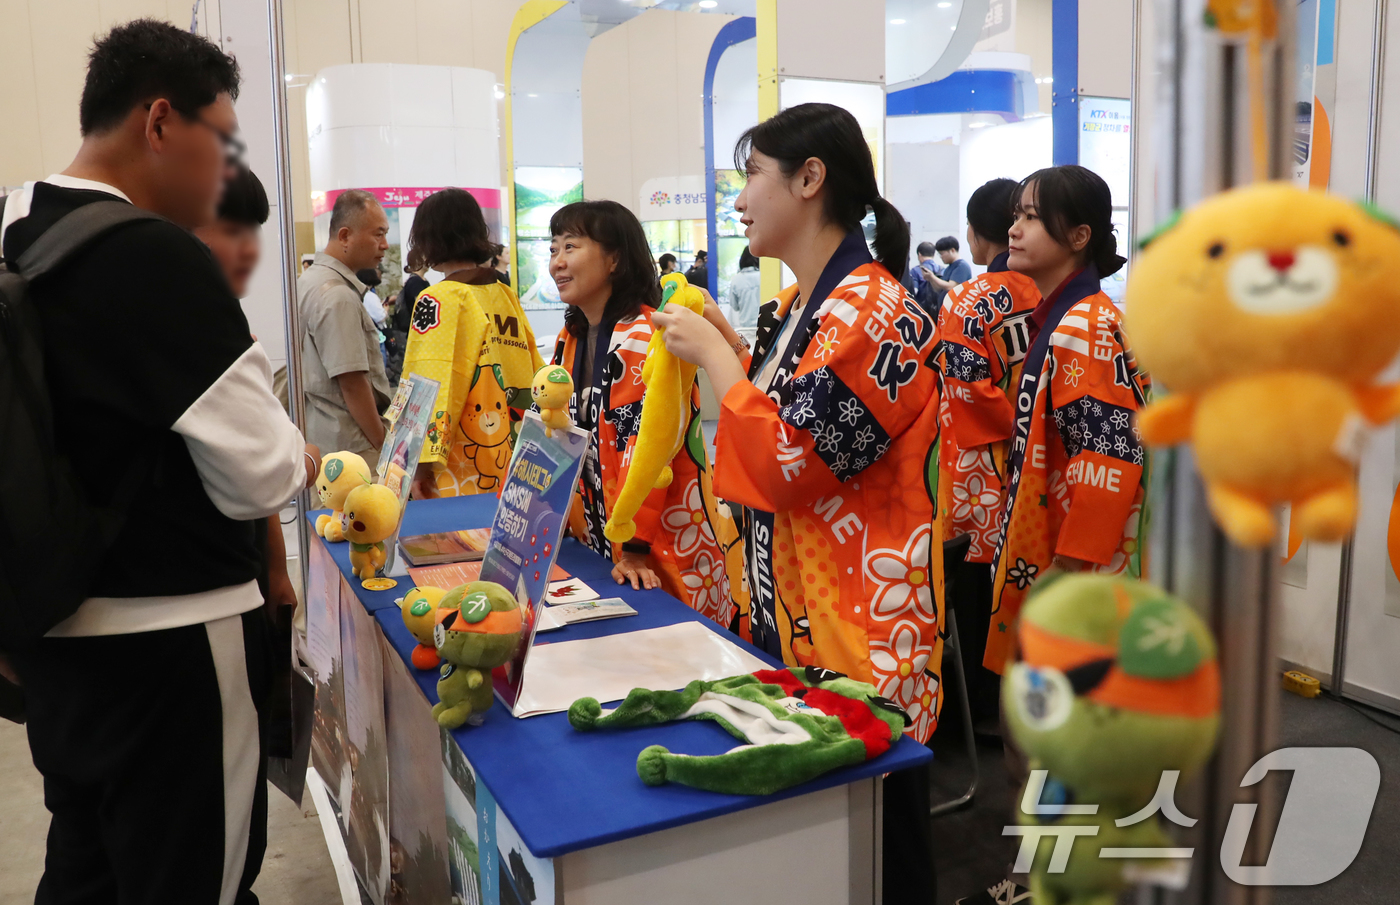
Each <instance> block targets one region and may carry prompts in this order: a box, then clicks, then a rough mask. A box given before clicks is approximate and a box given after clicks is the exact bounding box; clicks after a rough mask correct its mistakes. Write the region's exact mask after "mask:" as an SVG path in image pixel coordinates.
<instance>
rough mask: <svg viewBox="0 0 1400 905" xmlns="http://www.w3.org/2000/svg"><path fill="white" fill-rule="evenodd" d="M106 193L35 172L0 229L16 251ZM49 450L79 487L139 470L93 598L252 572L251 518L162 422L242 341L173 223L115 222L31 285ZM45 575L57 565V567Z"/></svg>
mask: <svg viewBox="0 0 1400 905" xmlns="http://www.w3.org/2000/svg"><path fill="white" fill-rule="evenodd" d="M112 198H113V196H112V195H109V194H107V193H104V192H98V191H90V190H86V189H71V188H62V187H59V186H55V185H51V184H49V183H44V182H40V183H36V184H35V185H34V190H33V194H32V197H31V201H30V210H29V215H28V216H26V217H24V218H22V219H19V220H16V221H15V222H14V223H12V224H11V225H10V227H9V229H7V230H6V231H5V235H4V256H5V258H6V259H7V260H10V261H14V260H17V259H18V258H19V256H20V255H21V254H23V253H24V251H25V250H26V249H27V248H29V246H30V245H31V244H33V242H34V241H35V240H36V239H38V238H39V236H41V235H42V234H43V233H44V232H45V231H46V230H47V229H49V227H51V226H52V225H53V224H54V223H56V222H57V221H58V220H59V219H60V218H62V217H63V216H64V215H65V214H67V213H69V212H70V211H73V210H75V209H77V208H78V207H81V206H82V205H84V204H90V203H92V202H95V201H110V200H112ZM31 297H32V298H33V301H34V305H35V308H36V310H37V312H38V315H39V321H40V327H41V330H42V332H43V350H44V367H45V371H46V375H47V378H48V382H49V394H50V397H51V400H52V403H53V409H54V417H55V424H56V426H57V430H58V443H59V447H60V449H64V450H66V451H67V454H68V456H69V460H70V462H71V463H72V466H73V469H74V472H75V473H76V476H77V479H78V481H79V482H80V483H81V484H82V486H83V488H84V490H85V491H86V492H87V494H88V495H89V496H90V498H91V499H92V500H93V501H94V502H95V503H97V504H99V505H102V504H106V503H108V502H110V501H111V499H112V498H113V496H114V493H115V489H116V486H117V485H118V484H119V483H120V481H121V479H122V477H123V476H124V475H126V474H128V473H129V471H130V470H131V469H132V468H133V467H135V468H139V469H141V470H142V471H144V479H143V482H142V485H141V488H140V491H139V493H138V494H137V499H136V502H135V503H134V504H133V505H132V506H131V508H130V509H129V511H128V516H127V520H126V525H125V527H124V528H123V530H122V533H121V534H120V536H119V537H118V538H117V541H116V543H115V544H114V545H113V547H112V549H111V550H110V551H109V552H108V554H107V556H106V559H105V561H104V564H103V566H102V569H101V570H100V575H99V577H98V580H97V584H96V586H95V587H93V588H92V589H91V591H90V594H91V596H94V597H163V596H174V595H186V594H196V593H200V592H204V591H210V590H215V589H218V588H224V587H229V586H232V585H239V584H245V583H247V582H249V581H253V580H254V579H255V578H257V577H258V572H259V568H260V561H259V560H260V557H259V552H258V548H257V546H256V544H255V541H254V533H255V531H256V530H260V529H261V527H262V526H261V523H258V522H250V521H238V520H235V519H231V518H229V517H227V516H225V515H224V514H223V513H221V512H220V511H219V510H218V509H217V508H216V507H215V505H214V503H213V502H212V501H211V500H210V498H209V496H208V494H207V493H206V492H205V490H204V486H203V484H202V483H201V481H200V477H199V474H198V472H197V470H196V468H195V464H194V460H193V459H192V458H191V456H190V452H189V449H188V447H187V446H186V442H185V439H184V438H183V437H182V436H180V435H179V434H177V433H175V432H174V431H173V430H172V429H171V428H172V426H173V425H174V424H175V422H176V421H178V420H179V419H180V417H181V416H182V415H183V414H184V413H185V412H186V410H188V409H189V408H190V406H191V405H192V404H193V403H194V402H195V401H196V400H197V399H199V398H200V396H202V395H203V394H204V393H205V391H206V390H208V389H209V387H210V386H212V385H213V384H214V382H215V381H217V380H218V379H219V377H220V376H221V375H223V374H224V372H225V371H227V370H228V369H229V368H230V366H231V365H233V363H234V362H235V361H237V360H238V359H239V358H240V356H242V355H243V354H244V352H245V351H247V350H248V348H249V346H251V345H252V337H251V335H250V334H249V330H248V321H247V318H246V317H245V316H244V314H243V309H242V307H241V306H240V305H239V303H238V299H237V298H235V297H234V295H233V292H232V290H231V289H230V288H229V285H228V283H227V281H226V280H225V279H224V276H223V273H222V271H221V270H220V268H219V266H218V264H217V263H216V262H215V261H214V258H213V256H212V255H211V254H210V252H209V249H208V248H206V247H205V245H204V244H203V243H202V242H200V241H199V240H198V239H196V238H195V237H194V236H193V235H192V234H190V233H189V232H186V231H185V230H183V229H181V228H180V227H178V226H175V225H174V224H172V223H168V222H164V221H143V222H137V223H131V224H127V225H125V226H122V227H119V228H118V229H116V230H115V231H114V232H112V233H109V234H108V235H107V236H105V237H103V238H102V239H99V240H98V241H97V242H95V243H93V244H92V245H91V246H90V247H88V248H87V249H85V250H83V251H80V252H79V253H78V254H76V255H75V256H73V257H72V258H71V259H69V260H68V261H67V262H66V263H65V264H64V265H63V266H62V267H60V268H59V269H58V270H57V271H55V272H54V273H51V274H50V275H48V276H46V277H44V278H42V279H40V280H39V281H37V282H36V283H35V284H34V285H32V286H31ZM55 578H56V580H57V576H56V577H55Z"/></svg>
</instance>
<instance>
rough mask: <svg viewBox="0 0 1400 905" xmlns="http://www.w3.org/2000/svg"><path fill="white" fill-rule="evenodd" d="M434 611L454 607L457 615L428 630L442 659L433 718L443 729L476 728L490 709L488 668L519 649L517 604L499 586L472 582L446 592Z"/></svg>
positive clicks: (505, 660) (521, 625)
mask: <svg viewBox="0 0 1400 905" xmlns="http://www.w3.org/2000/svg"><path fill="white" fill-rule="evenodd" d="M438 607H439V609H447V608H450V607H455V608H456V610H457V612H456V614H455V615H452V616H449V617H447V618H446V619H444V620H443V621H441V622H439V623H438V624H437V626H436V628H435V629H434V631H433V641H434V642H435V643H436V645H437V652H438V656H440V657H442V659H443V661H444V663H443V665H442V670H441V671H440V672H439V678H438V684H437V692H438V699H439V703H438V704H435V705H434V706H433V717H434V718H435V719H436V720H437V721H438V725H440V726H443V727H445V728H447V729H456V728H458V727H459V726H461V725H462V724H463V723H470V724H471V725H473V726H480V725H481V724H482V723H483V722H485V720H486V711H487V710H489V709H490V708H491V698H492V691H491V670H492V669H494V668H496V667H497V666H500V665H502V664H503V663H509V662H510V659H511V658H512V657H514V656H515V651H516V649H517V648H518V647H519V646H520V636H521V634H522V633H523V630H524V619H523V618H522V616H521V613H520V604H519V603H517V602H516V600H515V595H513V594H511V593H510V591H507V590H506V589H505V588H504V587H502V586H501V585H498V584H496V583H495V582H493V581H474V582H472V583H471V584H468V585H459V586H458V587H456V588H453V589H452V590H450V591H448V592H447V594H445V595H444V596H443V598H442V600H441V601H440V602H439V604H438Z"/></svg>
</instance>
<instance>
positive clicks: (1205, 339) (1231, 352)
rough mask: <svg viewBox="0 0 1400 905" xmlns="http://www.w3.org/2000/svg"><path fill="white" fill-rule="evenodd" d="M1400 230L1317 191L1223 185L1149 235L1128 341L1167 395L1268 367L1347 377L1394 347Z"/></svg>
mask: <svg viewBox="0 0 1400 905" xmlns="http://www.w3.org/2000/svg"><path fill="white" fill-rule="evenodd" d="M1397 280H1400V231H1397V230H1396V228H1395V225H1394V224H1393V223H1391V222H1387V221H1386V220H1384V219H1383V218H1382V217H1381V215H1379V214H1378V213H1377V212H1375V211H1373V210H1369V209H1367V208H1364V207H1362V206H1360V205H1357V204H1353V203H1352V202H1350V201H1346V200H1343V199H1341V198H1334V197H1332V196H1330V195H1324V194H1322V193H1319V192H1307V191H1303V190H1301V189H1297V188H1294V187H1292V186H1289V185H1282V184H1277V183H1270V184H1266V185H1261V186H1254V187H1250V188H1244V189H1236V190H1234V191H1229V192H1224V193H1222V194H1220V195H1217V196H1215V197H1214V198H1211V199H1209V200H1208V201H1206V202H1204V203H1202V204H1201V205H1199V206H1198V207H1196V208H1193V209H1192V210H1190V211H1188V212H1186V213H1185V214H1183V215H1182V216H1181V217H1180V219H1179V220H1177V221H1176V222H1175V223H1174V224H1171V225H1169V226H1168V227H1167V228H1166V229H1164V230H1163V231H1161V232H1160V233H1159V235H1158V236H1157V237H1156V238H1153V239H1151V240H1150V241H1149V244H1148V245H1147V248H1146V251H1145V252H1144V253H1143V255H1142V256H1141V258H1140V259H1139V260H1138V261H1137V262H1136V264H1135V266H1134V267H1133V272H1132V279H1131V288H1130V289H1129V295H1128V302H1127V310H1128V314H1127V317H1128V328H1129V331H1130V333H1129V335H1130V336H1131V338H1132V341H1133V350H1134V352H1136V353H1137V355H1138V357H1139V358H1140V359H1141V360H1142V363H1143V364H1144V365H1145V366H1146V367H1147V368H1148V369H1149V370H1150V371H1151V372H1152V376H1153V377H1154V378H1155V379H1157V380H1160V381H1161V382H1163V383H1165V384H1166V385H1167V387H1168V388H1169V389H1170V390H1171V391H1172V392H1178V393H1181V392H1186V393H1191V392H1200V391H1201V390H1204V389H1206V388H1208V387H1210V386H1211V385H1212V384H1213V383H1215V382H1216V381H1219V380H1221V379H1225V378H1229V377H1233V376H1241V375H1246V374H1253V373H1257V372H1258V371H1260V370H1262V369H1266V368H1290V369H1291V368H1299V369H1305V370H1310V371H1318V372H1322V373H1324V374H1329V375H1331V376H1333V377H1336V378H1337V379H1339V380H1344V381H1349V382H1356V381H1366V380H1370V379H1371V378H1373V377H1375V375H1376V374H1378V373H1379V372H1380V371H1381V370H1382V369H1383V368H1384V367H1385V366H1386V365H1387V364H1388V363H1389V362H1390V360H1391V359H1392V358H1393V357H1394V356H1395V352H1396V350H1397V349H1400V317H1396V316H1395V315H1394V312H1395V310H1396V309H1395V302H1396V300H1397V296H1396V293H1397V290H1400V286H1398V285H1397Z"/></svg>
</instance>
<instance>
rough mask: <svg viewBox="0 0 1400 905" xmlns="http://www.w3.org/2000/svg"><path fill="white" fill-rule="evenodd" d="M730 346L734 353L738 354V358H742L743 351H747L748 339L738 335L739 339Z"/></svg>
mask: <svg viewBox="0 0 1400 905" xmlns="http://www.w3.org/2000/svg"><path fill="white" fill-rule="evenodd" d="M730 348H731V349H733V350H734V354H735V355H738V356H739V357H740V358H742V357H743V356H744V353H745V352H747V351H749V341H748V340H747V339H746V338H744V337H743V336H740V337H739V339H738V340H737V341H736V342H735V343H734V345H732V346H730Z"/></svg>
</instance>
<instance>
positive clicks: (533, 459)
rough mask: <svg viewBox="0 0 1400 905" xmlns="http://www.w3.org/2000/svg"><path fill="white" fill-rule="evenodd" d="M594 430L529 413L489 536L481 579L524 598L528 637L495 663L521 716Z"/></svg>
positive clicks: (499, 690)
mask: <svg viewBox="0 0 1400 905" xmlns="http://www.w3.org/2000/svg"><path fill="white" fill-rule="evenodd" d="M592 439H593V438H592V435H591V434H589V433H588V432H587V431H583V430H579V429H578V428H576V427H570V428H567V429H560V430H555V431H553V436H549V435H548V434H547V433H546V429H545V426H544V422H542V421H541V420H540V416H539V415H537V414H535V413H534V412H526V413H525V419H524V421H522V422H521V425H520V435H519V436H518V437H517V438H516V441H515V453H514V455H512V456H511V460H510V469H509V470H508V471H507V473H506V480H505V484H504V486H503V487H502V488H501V502H500V505H498V506H497V507H496V518H495V520H494V521H493V522H492V523H491V540H490V542H489V543H488V544H487V547H486V555H485V556H483V557H482V560H481V580H482V581H494V582H496V583H497V584H499V585H503V586H505V587H507V588H509V589H510V590H511V591H512V592H514V594H515V598H516V600H518V601H519V602H520V608H521V610H522V613H521V615H522V616H523V617H524V623H525V634H524V643H523V644H521V646H520V650H519V652H518V653H516V655H515V659H514V660H512V661H511V662H510V663H507V664H506V665H505V666H501V667H498V668H497V669H496V670H495V674H494V678H495V685H496V694H497V695H498V696H499V697H500V698H501V701H502V702H503V703H504V704H505V705H506V706H507V707H509V708H511V711H512V712H513V713H516V715H517V716H519V715H520V714H519V713H517V712H516V710H515V704H516V700H517V699H518V698H519V696H520V684H521V680H522V679H523V677H524V674H525V661H526V659H527V658H528V657H529V655H530V647H531V645H532V644H533V643H534V638H535V627H536V625H537V623H538V621H539V620H538V618H537V614H538V612H539V608H540V607H542V606H544V596H545V590H546V589H547V588H548V586H549V580H550V572H551V570H552V569H553V567H554V561H555V559H557V558H558V556H559V541H560V540H561V539H562V538H563V536H564V530H565V524H566V522H567V520H568V517H569V504H570V503H571V502H572V501H573V497H574V488H575V486H577V484H578V476H579V471H580V469H581V467H582V465H583V457H584V456H585V455H586V454H587V453H588V444H589V443H590V442H591V441H592Z"/></svg>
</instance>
